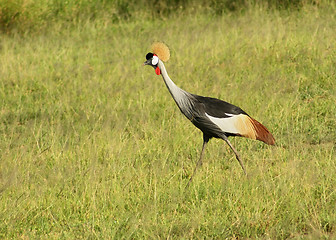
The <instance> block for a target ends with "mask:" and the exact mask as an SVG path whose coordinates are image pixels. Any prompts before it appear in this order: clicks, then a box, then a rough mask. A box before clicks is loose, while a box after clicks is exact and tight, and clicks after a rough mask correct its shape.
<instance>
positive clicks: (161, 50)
mask: <svg viewBox="0 0 336 240" xmlns="http://www.w3.org/2000/svg"><path fill="white" fill-rule="evenodd" d="M169 58H170V51H169V48H168V46H167V45H166V44H164V43H163V42H155V43H153V44H152V52H149V53H147V55H146V61H145V62H144V65H149V66H152V67H153V68H154V69H155V73H156V74H157V75H160V74H161V70H160V67H159V63H160V61H163V62H166V61H168V60H169Z"/></svg>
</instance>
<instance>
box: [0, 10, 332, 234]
mask: <svg viewBox="0 0 336 240" xmlns="http://www.w3.org/2000/svg"><path fill="white" fill-rule="evenodd" d="M335 29H336V18H335V15H334V14H332V11H330V10H328V9H316V8H313V7H307V8H303V9H301V10H300V11H292V12H287V11H265V10H262V9H258V8H254V9H251V10H249V11H246V12H244V13H243V14H234V13H233V14H229V15H226V14H225V15H222V16H213V15H210V14H206V13H202V14H198V15H188V14H186V15H185V16H175V17H167V18H161V19H152V20H150V19H143V20H141V18H139V19H138V20H137V21H120V22H118V23H113V22H110V21H108V20H99V19H98V20H87V21H83V22H81V23H80V24H78V25H71V26H68V25H66V24H64V23H63V22H60V23H57V22H55V23H53V24H52V25H51V26H50V28H49V30H47V31H45V32H43V33H40V34H39V33H35V34H15V33H13V34H11V35H1V39H0V79H1V80H0V102H1V105H0V107H1V108H0V159H1V160H0V238H2V239H12V238H20V239H38V238H42V239H59V238H72V239H79V238H84V239H113V238H114V239H120V238H121V239H124V238H125V239H143V238H145V239H156V238H163V239H164V238H169V239H176V238H184V239H190V238H196V239H199V238H200V239H203V238H213V239H224V238H229V239H235V238H236V239H237V238H239V239H247V238H261V239H284V238H295V239H301V238H302V239H318V238H319V239H321V238H326V239H328V238H335V237H336V234H335V232H336V211H335V206H336V190H335V189H336V188H335V186H336V161H335V160H336V153H335V150H336V106H335V102H336V87H335V79H336V68H335V66H336V32H335ZM155 40H162V41H164V42H166V43H167V44H168V45H169V46H170V48H171V51H172V56H171V59H170V61H169V62H168V63H167V64H166V68H167V70H168V73H169V74H170V77H171V78H172V79H173V80H174V81H175V83H176V84H177V85H178V86H180V87H181V88H183V89H185V90H187V91H189V92H192V93H196V94H199V95H205V96H212V97H217V98H220V99H223V100H226V101H228V102H231V103H233V104H235V105H238V106H240V107H241V108H242V109H244V110H245V111H246V112H248V113H249V114H250V115H251V116H252V117H254V118H256V119H257V120H259V121H260V122H262V123H263V124H264V125H265V126H267V127H268V128H269V130H270V131H271V132H272V133H273V135H274V137H275V138H276V141H277V146H275V147H271V146H266V145H264V144H263V143H261V142H258V141H252V140H248V139H243V138H231V142H232V143H233V145H234V146H235V147H236V149H237V150H238V151H239V152H240V154H241V157H242V159H243V162H244V164H245V166H246V169H247V172H248V177H246V176H245V175H244V174H243V172H242V170H241V168H240V166H239V164H238V162H237V161H236V159H235V158H234V155H233V154H232V152H231V151H230V149H229V148H228V147H227V146H226V144H225V142H223V141H220V140H216V139H215V140H211V141H210V143H209V144H208V148H207V150H206V152H205V155H204V164H203V166H202V168H200V169H199V170H198V172H197V174H196V176H195V178H194V180H193V182H192V184H191V186H190V187H189V189H187V190H185V185H186V184H187V182H188V178H189V177H190V175H191V173H192V171H193V168H194V166H195V164H196V162H197V160H198V157H199V153H200V150H201V144H202V135H201V132H200V131H199V130H197V129H196V128H195V127H194V126H192V124H191V123H190V122H189V121H188V120H187V119H185V118H184V117H183V116H182V115H181V113H180V112H179V110H178V108H177V106H176V105H175V103H174V101H173V100H172V99H171V96H170V95H169V92H168V90H167V89H166V87H165V85H164V83H163V81H162V79H161V77H159V76H156V75H155V73H154V71H153V69H152V68H149V67H143V66H142V63H143V62H144V61H145V55H146V53H147V52H148V51H149V50H150V48H149V46H150V44H151V43H152V42H153V41H155Z"/></svg>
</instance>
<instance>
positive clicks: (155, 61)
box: [152, 56, 159, 65]
mask: <svg viewBox="0 0 336 240" xmlns="http://www.w3.org/2000/svg"><path fill="white" fill-rule="evenodd" d="M158 62H159V58H158V57H157V56H153V59H152V65H156V64H158Z"/></svg>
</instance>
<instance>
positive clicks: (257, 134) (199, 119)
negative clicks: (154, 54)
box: [158, 60, 274, 145]
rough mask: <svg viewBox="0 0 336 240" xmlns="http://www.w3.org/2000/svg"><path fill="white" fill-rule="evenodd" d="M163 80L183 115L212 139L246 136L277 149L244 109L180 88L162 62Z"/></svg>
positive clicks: (262, 127)
mask: <svg viewBox="0 0 336 240" xmlns="http://www.w3.org/2000/svg"><path fill="white" fill-rule="evenodd" d="M158 67H159V68H160V70H161V75H162V78H163V80H164V82H165V84H166V86H167V88H168V90H169V92H170V94H171V95H172V97H173V99H174V100H175V102H176V104H177V106H178V107H179V109H180V110H181V112H182V113H183V114H184V115H185V116H186V117H187V118H188V119H189V120H190V121H191V122H192V123H193V124H194V125H195V126H196V127H197V128H199V129H200V130H201V131H202V132H203V133H204V134H205V135H207V136H208V137H209V138H212V137H215V138H222V135H223V134H224V135H226V136H227V137H228V136H242V137H247V138H251V139H257V140H260V141H263V142H265V143H267V144H270V145H273V144H274V138H273V136H272V135H271V134H270V133H269V131H268V130H267V129H266V128H265V127H264V126H263V125H262V124H261V123H259V122H258V121H257V120H255V119H253V118H251V117H250V116H249V115H248V114H247V113H246V112H245V111H243V110H242V109H241V108H239V107H237V106H235V105H233V104H230V103H228V102H225V101H222V100H220V99H217V98H211V97H203V96H199V95H195V94H192V93H188V92H186V91H185V90H183V89H181V88H179V87H178V86H176V85H175V83H174V82H173V81H172V80H171V79H170V77H169V76H168V73H167V70H166V68H165V66H164V64H163V62H162V61H160V60H159V62H158Z"/></svg>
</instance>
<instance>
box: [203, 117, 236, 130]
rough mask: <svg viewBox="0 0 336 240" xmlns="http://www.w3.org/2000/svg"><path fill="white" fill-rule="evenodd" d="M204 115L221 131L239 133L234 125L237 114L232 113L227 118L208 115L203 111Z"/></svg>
mask: <svg viewBox="0 0 336 240" xmlns="http://www.w3.org/2000/svg"><path fill="white" fill-rule="evenodd" d="M225 114H226V115H229V114H227V113H225ZM205 115H206V116H207V117H208V118H209V119H210V121H211V122H213V123H214V124H216V125H217V126H218V127H219V128H220V129H221V130H222V131H223V132H228V133H235V134H239V130H238V129H237V127H236V126H235V120H236V119H235V118H236V117H237V116H239V115H233V116H232V117H228V118H216V117H212V116H210V115H208V114H207V113H205ZM229 116H230V115H229Z"/></svg>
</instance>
